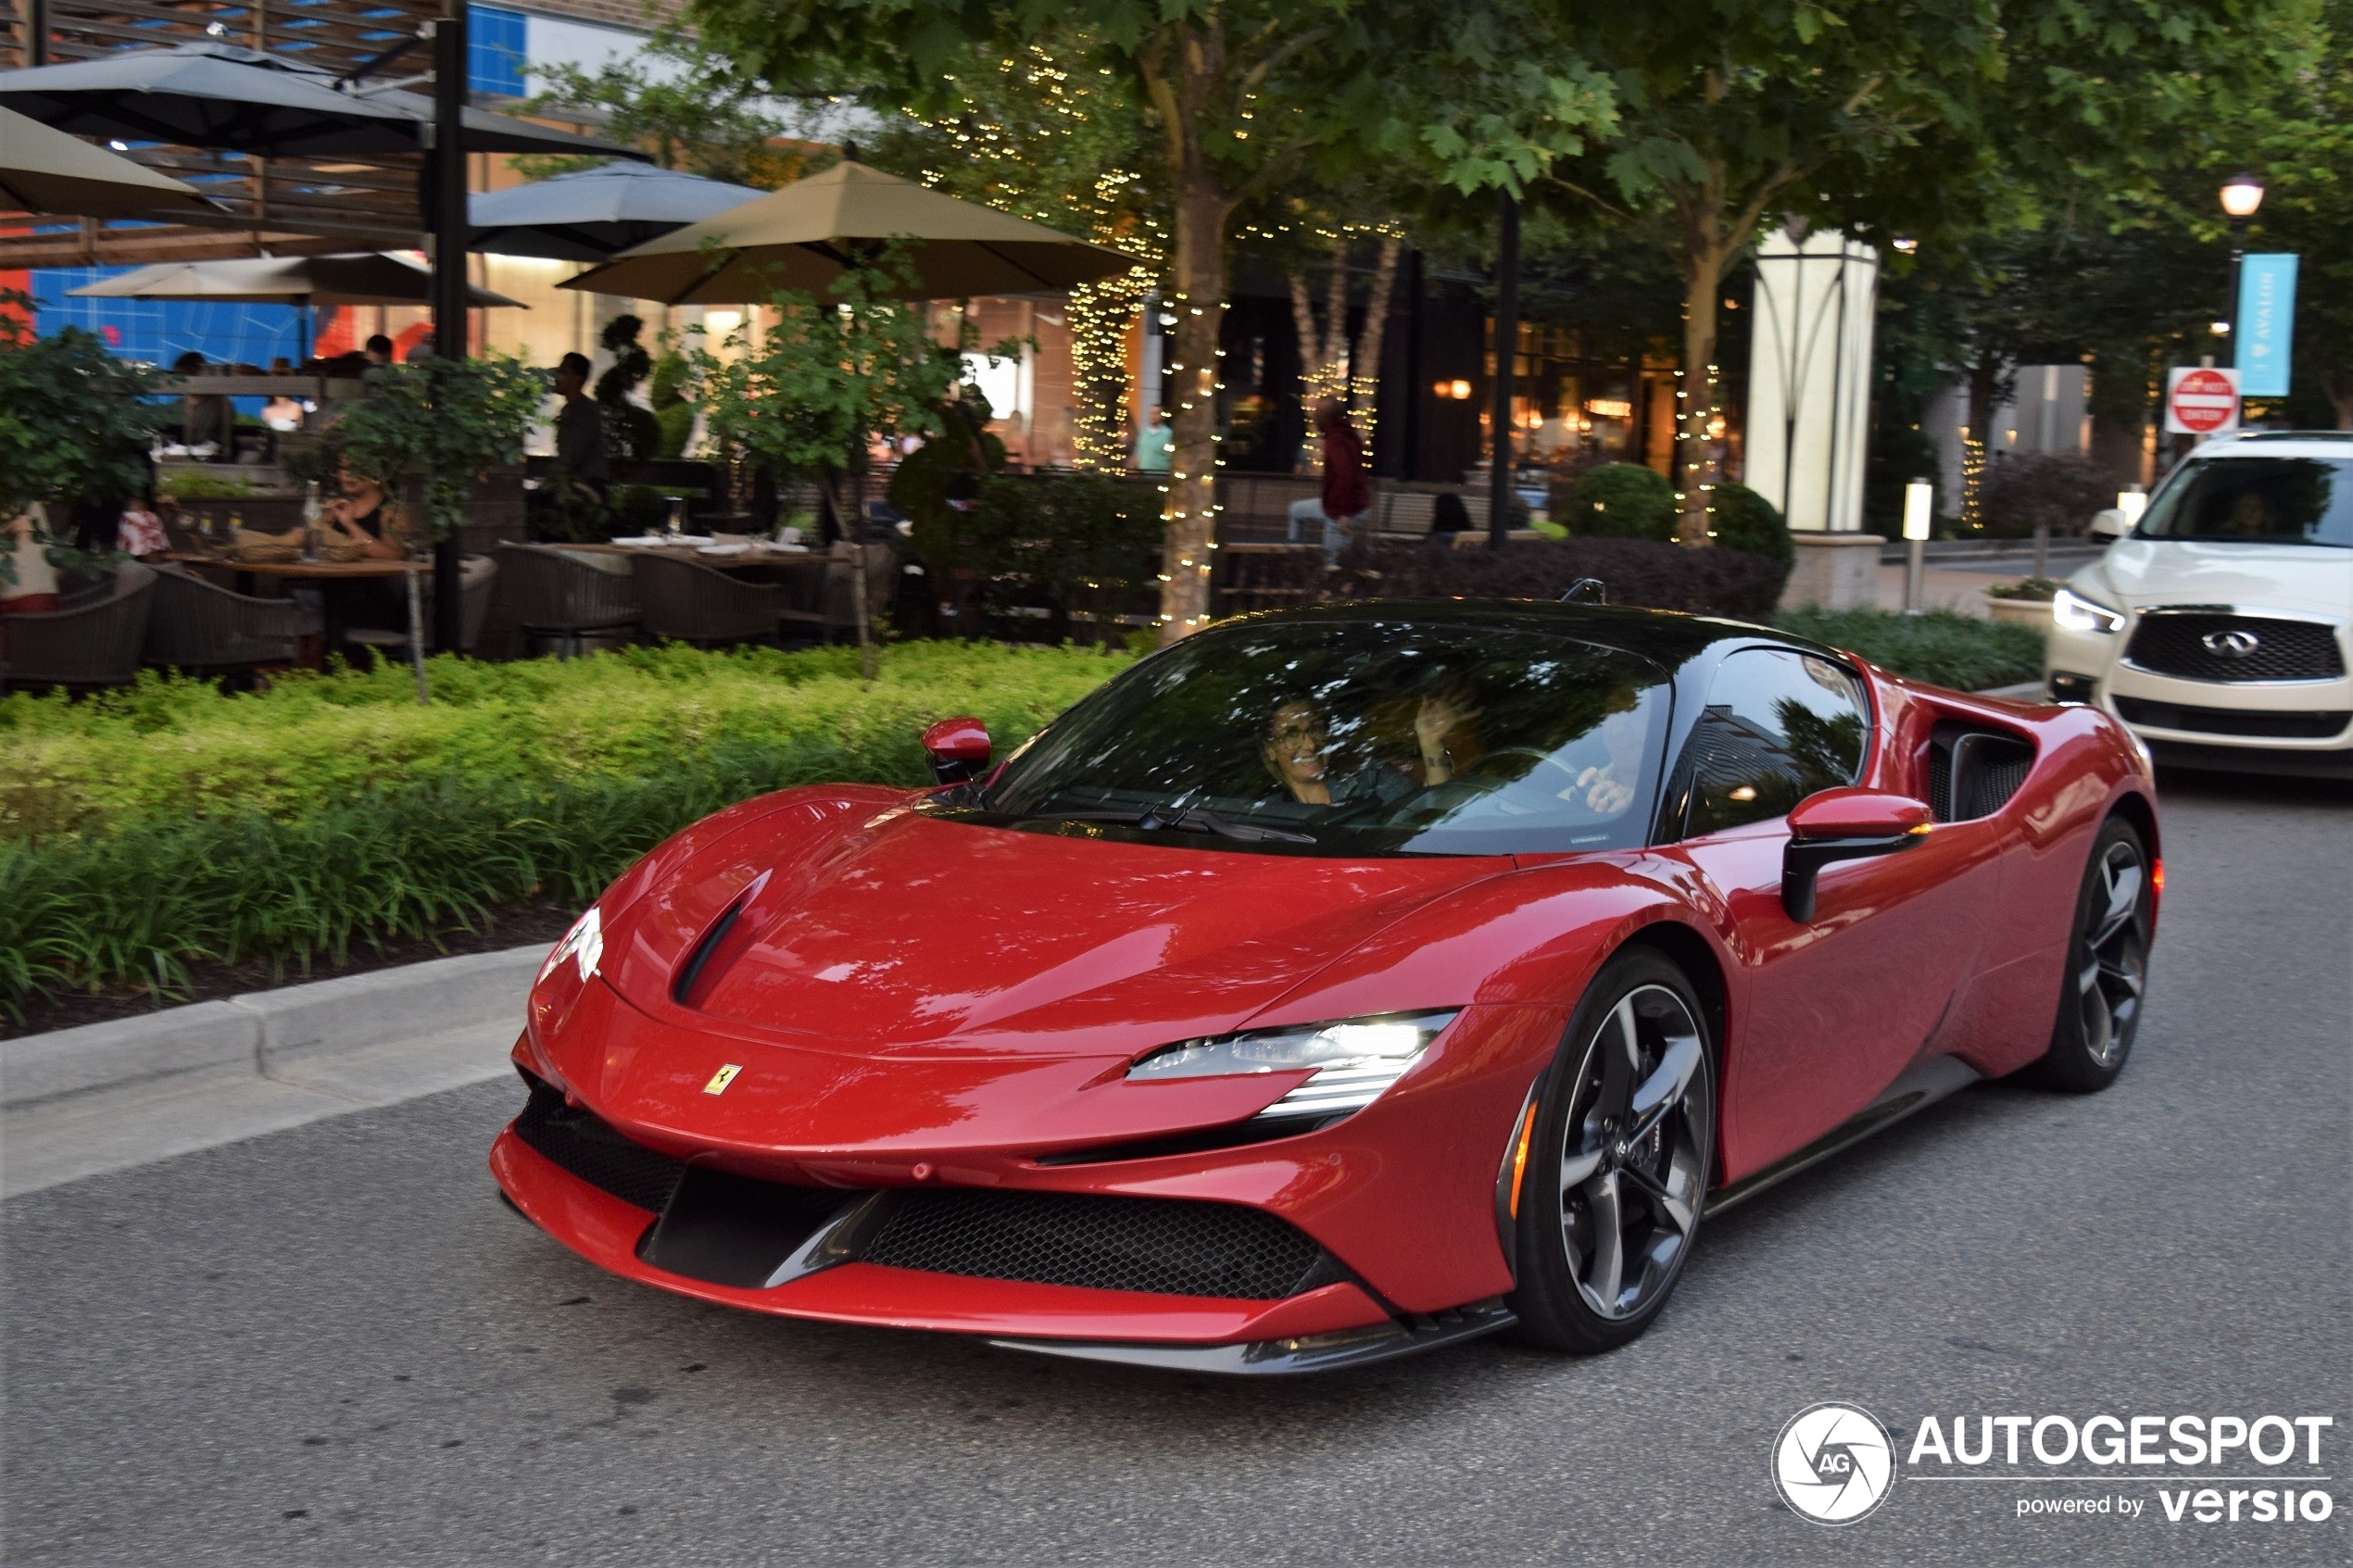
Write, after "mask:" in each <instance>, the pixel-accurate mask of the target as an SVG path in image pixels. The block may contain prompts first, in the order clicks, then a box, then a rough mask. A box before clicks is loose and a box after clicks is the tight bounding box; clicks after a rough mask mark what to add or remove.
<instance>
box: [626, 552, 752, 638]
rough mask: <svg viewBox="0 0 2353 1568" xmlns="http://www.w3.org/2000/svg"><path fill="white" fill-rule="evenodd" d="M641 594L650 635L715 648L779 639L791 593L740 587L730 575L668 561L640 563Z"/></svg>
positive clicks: (642, 560) (692, 563)
mask: <svg viewBox="0 0 2353 1568" xmlns="http://www.w3.org/2000/svg"><path fill="white" fill-rule="evenodd" d="M637 593H638V596H639V598H640V599H641V600H642V601H643V602H644V604H645V607H646V619H645V627H646V633H647V635H648V636H654V637H673V638H675V639H677V640H678V641H679V642H682V643H693V644H695V645H697V646H711V644H714V643H740V642H748V641H753V640H765V639H768V638H773V637H774V636H775V634H776V621H777V618H778V617H779V616H781V615H782V614H783V613H784V610H785V608H786V607H785V590H784V589H782V588H780V587H776V586H774V584H767V583H739V582H737V581H736V579H734V578H732V577H730V576H728V575H727V574H726V573H725V572H724V571H713V570H712V569H711V568H710V567H707V566H703V565H700V564H698V563H697V562H695V561H686V560H672V559H670V558H667V557H664V556H640V557H639V558H637Z"/></svg>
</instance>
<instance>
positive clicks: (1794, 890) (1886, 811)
mask: <svg viewBox="0 0 2353 1568" xmlns="http://www.w3.org/2000/svg"><path fill="white" fill-rule="evenodd" d="M1934 826H1935V822H1934V820H1933V819H1932V817H1931V815H1930V812H1929V809H1928V805H1927V803H1926V802H1925V801H1920V800H1915V799H1913V798H1912V797H1909V796H1907V795H1889V794H1887V793H1885V792H1883V791H1881V790H1876V789H1826V790H1823V791H1822V792H1821V793H1820V794H1818V795H1809V796H1807V797H1806V798H1805V799H1803V800H1801V801H1799V802H1798V803H1797V805H1796V806H1795V807H1794V808H1793V809H1792V810H1791V811H1790V814H1789V847H1787V848H1785V849H1783V850H1782V851H1781V908H1782V909H1786V910H1787V911H1788V912H1789V918H1790V919H1792V920H1793V921H1800V922H1804V921H1810V920H1812V919H1813V918H1814V883H1815V879H1816V878H1817V877H1818V876H1819V875H1820V874H1821V871H1822V868H1823V867H1824V866H1827V865H1829V864H1831V862H1832V861H1835V860H1860V859H1869V858H1870V857H1871V856H1874V855H1893V854H1895V853H1896V852H1898V851H1899V850H1905V849H1909V848H1911V847H1912V846H1914V845H1916V844H1918V843H1919V842H1920V841H1921V840H1922V839H1924V838H1926V837H1927V836H1928V834H1929V832H1930V830H1931V828H1933V827H1934Z"/></svg>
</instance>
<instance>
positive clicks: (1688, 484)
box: [1634, 222, 1731, 548]
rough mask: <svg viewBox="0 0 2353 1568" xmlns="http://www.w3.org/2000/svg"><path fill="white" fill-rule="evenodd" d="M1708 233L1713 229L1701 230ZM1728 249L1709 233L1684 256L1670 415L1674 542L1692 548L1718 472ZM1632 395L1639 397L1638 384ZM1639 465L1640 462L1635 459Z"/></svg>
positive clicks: (1702, 530)
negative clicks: (1714, 429) (1721, 317)
mask: <svg viewBox="0 0 2353 1568" xmlns="http://www.w3.org/2000/svg"><path fill="white" fill-rule="evenodd" d="M1705 228H1706V229H1707V230H1710V231H1712V230H1713V228H1714V224H1713V223H1712V222H1711V223H1709V224H1707V225H1705ZM1730 257H1731V250H1730V247H1728V246H1726V245H1723V244H1721V243H1720V242H1719V241H1718V240H1717V239H1716V237H1715V236H1714V234H1713V233H1712V232H1703V233H1701V234H1698V235H1695V236H1694V237H1693V239H1692V243H1691V245H1690V246H1689V247H1688V248H1687V249H1686V250H1685V252H1684V255H1683V364H1682V369H1681V370H1680V373H1679V375H1678V377H1677V380H1678V382H1679V383H1680V385H1679V387H1678V389H1677V396H1676V402H1677V404H1678V405H1679V406H1678V408H1676V411H1675V471H1674V473H1672V474H1671V475H1669V476H1668V477H1669V478H1671V479H1672V480H1673V481H1674V483H1675V495H1676V508H1677V514H1678V515H1677V517H1676V520H1675V542H1676V543H1677V544H1679V545H1688V546H1692V547H1693V548H1700V547H1704V546H1706V545H1707V543H1708V535H1709V528H1708V524H1709V521H1710V520H1709V516H1708V513H1709V510H1710V508H1712V507H1713V505H1714V502H1715V495H1716V487H1717V486H1718V484H1720V483H1723V481H1724V476H1723V475H1722V473H1721V472H1719V471H1718V465H1717V462H1716V451H1715V446H1714V444H1713V442H1712V441H1711V440H1710V438H1709V436H1708V428H1709V427H1710V426H1711V425H1712V424H1714V423H1715V420H1716V413H1717V409H1716V387H1717V376H1716V307H1717V297H1718V292H1719V291H1720V290H1721V289H1722V288H1723V286H1724V268H1725V264H1726V263H1727V262H1728V261H1729V260H1730ZM1634 395H1635V396H1637V397H1640V396H1641V395H1642V386H1641V383H1639V382H1638V383H1636V385H1635V388H1634ZM1638 460H1639V459H1638Z"/></svg>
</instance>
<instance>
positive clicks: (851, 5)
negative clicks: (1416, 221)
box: [694, 0, 1610, 637]
mask: <svg viewBox="0 0 2353 1568" xmlns="http://www.w3.org/2000/svg"><path fill="white" fill-rule="evenodd" d="M694 9H695V15H696V16H697V18H698V19H699V20H700V21H701V22H702V23H703V25H704V27H705V29H706V31H707V32H708V33H709V34H710V35H711V37H712V38H713V39H714V40H715V41H717V42H719V43H721V44H724V46H726V47H727V48H729V49H731V50H733V51H735V52H736V54H737V55H739V56H741V57H743V58H744V59H746V60H747V61H748V62H749V63H750V64H751V65H752V66H753V67H754V68H755V69H758V70H759V71H760V72H761V74H763V75H764V76H766V77H768V78H769V79H771V80H772V81H774V82H779V83H786V84H792V85H796V86H804V87H806V86H816V87H821V88H822V87H828V86H830V87H839V86H842V85H845V84H847V85H853V86H855V87H857V88H858V89H860V90H861V91H862V92H864V93H865V94H867V95H868V96H869V98H870V99H872V100H874V101H875V102H878V103H882V104H886V105H887V106H890V107H913V108H917V109H919V110H920V109H923V108H925V107H929V106H934V105H937V104H938V103H939V102H940V101H941V98H942V96H943V94H942V92H941V87H942V80H941V78H942V74H943V72H946V71H952V69H953V67H954V65H955V63H956V62H957V61H959V60H962V59H964V58H966V57H968V56H969V52H970V51H971V50H972V49H973V48H974V47H975V46H976V45H979V46H993V47H995V48H997V49H999V50H1000V51H1003V52H1005V53H1007V54H1010V53H1012V52H1013V50H1016V49H1018V48H1019V47H1021V46H1022V44H1023V43H1024V41H1025V40H1026V39H1027V38H1029V37H1033V36H1037V35H1039V34H1043V33H1049V32H1054V31H1070V32H1074V33H1076V34H1077V35H1080V36H1083V37H1085V38H1086V39H1088V41H1089V48H1088V54H1087V56H1085V58H1084V61H1083V65H1084V69H1091V70H1093V71H1096V72H1098V73H1099V74H1101V75H1102V76H1104V78H1105V79H1106V80H1109V81H1112V82H1117V83H1119V84H1120V85H1121V86H1122V88H1123V90H1124V91H1125V92H1126V94H1128V96H1129V99H1130V101H1131V102H1132V103H1133V104H1134V105H1135V106H1136V107H1137V109H1138V111H1139V113H1140V114H1141V115H1143V116H1144V118H1145V121H1146V123H1147V124H1148V125H1149V127H1150V129H1151V132H1152V133H1153V137H1152V140H1153V144H1154V150H1155V155H1156V156H1155V164H1156V169H1155V172H1156V174H1157V176H1158V177H1159V178H1160V179H1162V180H1163V181H1164V182H1165V183H1166V186H1167V190H1168V200H1169V203H1170V207H1171V234H1170V241H1171V245H1170V248H1171V263H1172V267H1171V271H1172V282H1173V283H1174V288H1173V291H1172V295H1171V298H1170V300H1169V302H1168V306H1169V308H1170V310H1171V311H1172V312H1173V313H1174V314H1175V316H1176V365H1175V366H1174V367H1173V374H1174V377H1175V384H1176V419H1175V421H1174V423H1175V452H1174V461H1173V463H1172V471H1171V473H1170V483H1169V490H1168V506H1167V513H1166V523H1167V529H1166V542H1165V544H1164V554H1165V559H1164V562H1163V566H1162V571H1163V574H1164V578H1165V579H1166V581H1165V582H1164V592H1163V596H1162V608H1161V620H1162V626H1163V633H1164V635H1165V636H1170V637H1174V636H1181V635H1183V634H1184V633H1188V632H1190V631H1192V630H1194V629H1196V628H1197V627H1199V626H1200V625H1202V623H1203V622H1205V621H1206V620H1207V619H1208V613H1207V612H1208V604H1209V571H1210V565H1211V550H1212V547H1213V546H1214V531H1215V522H1216V515H1215V514H1216V506H1217V503H1216V493H1215V465H1216V451H1215V447H1216V428H1215V392H1216V386H1217V342H1218V332H1219V327H1220V324H1221V321H1222V318H1223V316H1224V312H1225V307H1226V302H1227V241H1228V231H1229V224H1230V220H1232V218H1233V216H1234V213H1235V211H1236V209H1237V208H1238V207H1239V206H1241V204H1243V203H1244V202H1247V201H1249V200H1250V199H1252V197H1254V196H1256V195H1258V194H1261V193H1263V192H1265V191H1267V190H1269V189H1271V188H1273V187H1274V186H1275V185H1276V184H1277V182H1279V181H1281V180H1282V179H1284V178H1286V177H1288V176H1290V174H1292V173H1293V172H1295V171H1297V170H1299V169H1302V168H1304V167H1306V166H1308V165H1310V164H1313V165H1314V166H1315V168H1316V169H1318V171H1319V172H1321V173H1323V174H1325V175H1326V176H1327V177H1330V176H1333V175H1336V174H1339V173H1341V172H1344V171H1345V170H1346V169H1349V168H1351V167H1368V166H1372V165H1376V164H1383V163H1386V164H1390V165H1395V164H1401V163H1412V164H1415V165H1416V166H1417V167H1421V168H1424V169H1428V172H1429V174H1430V176H1431V177H1432V178H1434V179H1437V180H1441V181H1443V182H1447V183H1451V184H1454V185H1457V186H1459V187H1461V188H1463V189H1466V190H1468V189H1477V188H1480V187H1494V186H1504V187H1507V188H1511V189H1514V190H1516V189H1518V188H1520V187H1521V186H1523V185H1524V184H1525V183H1526V182H1527V181H1528V180H1529V179H1530V178H1532V177H1533V176H1535V175H1536V174H1538V173H1540V172H1541V171H1542V170H1543V169H1544V168H1545V167H1546V166H1548V165H1549V164H1550V163H1551V162H1552V161H1553V160H1554V158H1556V157H1565V156H1568V155H1571V154H1574V153H1576V152H1578V151H1579V150H1581V149H1582V147H1583V146H1584V143H1585V137H1586V136H1587V135H1588V134H1589V133H1590V132H1592V131H1594V130H1597V129H1602V128H1604V127H1606V125H1607V123H1608V119H1609V112H1608V111H1609V101H1610V100H1609V93H1608V88H1607V85H1606V83H1604V82H1601V81H1600V80H1599V79H1598V78H1596V77H1595V76H1594V75H1593V74H1592V72H1591V71H1589V70H1587V69H1585V68H1584V67H1583V65H1582V63H1581V62H1580V61H1579V60H1578V59H1576V57H1575V56H1574V55H1573V54H1572V53H1569V52H1567V51H1566V50H1564V49H1562V48H1560V47H1556V46H1555V45H1556V44H1557V41H1558V36H1559V31H1558V23H1557V20H1556V18H1555V17H1554V12H1553V11H1552V9H1551V8H1550V7H1541V6H1540V7H1533V8H1529V7H1507V6H1504V5H1502V4H1500V3H1499V0H1463V3H1461V4H1456V5H1452V6H1444V7H1440V6H1422V5H1408V4H1403V3H1393V4H1380V5H1376V4H1371V3H1368V0H1077V3H1075V4H1061V5H1054V4H1049V3H1048V0H1006V3H1004V4H1000V5H995V6H991V5H987V4H980V3H975V0H696V4H695V7H694ZM946 85H948V86H950V87H952V85H953V83H952V82H949V83H947V84H946Z"/></svg>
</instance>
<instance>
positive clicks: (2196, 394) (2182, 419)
mask: <svg viewBox="0 0 2353 1568" xmlns="http://www.w3.org/2000/svg"><path fill="white" fill-rule="evenodd" d="M2238 427H2239V373H2238V372H2237V371H2236V370H2208V369H2207V368H2205V367H2202V366H2191V365H2176V366H2174V367H2173V368H2172V369H2171V370H2168V371H2167V372H2166V373H2165V429H2166V432H2167V433H2169V434H2171V435H2212V434H2214V433H2216V432H2218V431H2225V430H2236V429H2238Z"/></svg>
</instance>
